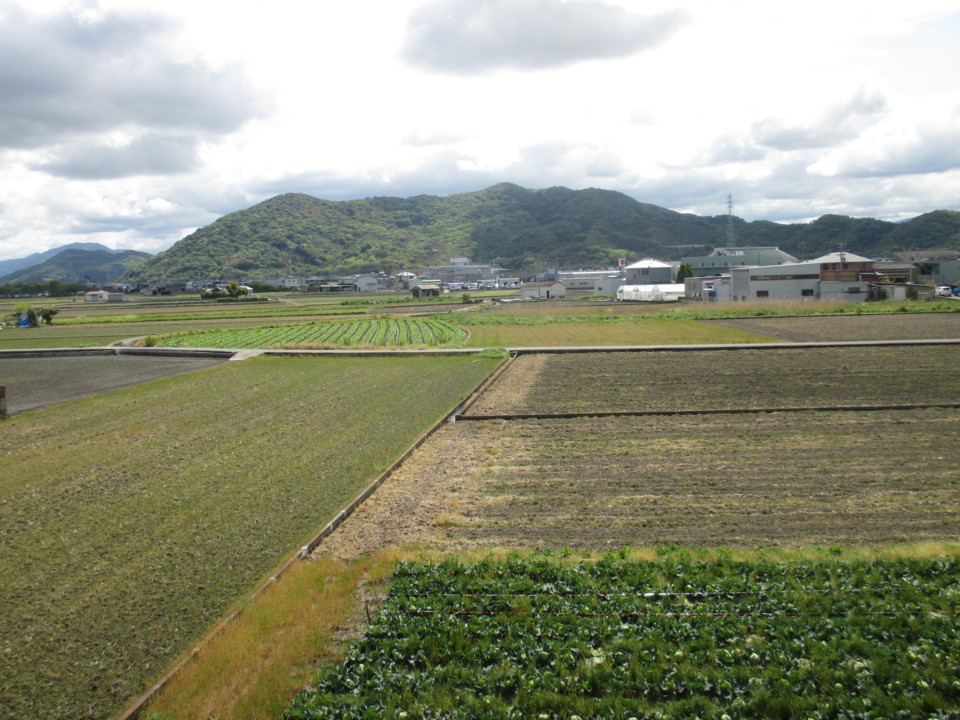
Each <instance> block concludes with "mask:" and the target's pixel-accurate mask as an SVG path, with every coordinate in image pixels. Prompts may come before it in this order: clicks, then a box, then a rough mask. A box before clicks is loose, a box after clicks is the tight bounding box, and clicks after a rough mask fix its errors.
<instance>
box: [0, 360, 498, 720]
mask: <svg viewBox="0 0 960 720" xmlns="http://www.w3.org/2000/svg"><path fill="white" fill-rule="evenodd" d="M495 366H496V362H495V361H491V360H484V359H478V358H476V357H470V358H457V357H439V358H424V357H412V358H386V359H384V358H369V359H358V358H350V359H338V358H325V359H297V358H290V359H271V358H262V359H255V360H250V361H246V362H243V363H230V364H226V365H221V366H218V367H216V368H212V369H210V370H205V371H200V372H196V373H192V374H188V375H183V376H178V377H175V378H170V379H167V380H160V381H157V382H155V383H151V384H149V385H145V386H141V387H137V388H131V389H127V390H122V391H118V392H115V393H109V394H106V395H101V396H98V397H95V398H90V399H86V400H80V401H75V402H71V403H66V404H64V405H61V406H58V407H56V408H51V409H49V410H44V411H37V412H33V413H25V414H23V415H18V416H14V417H12V418H10V419H8V420H6V421H4V423H3V433H2V434H0V454H2V455H3V457H4V472H3V474H2V476H0V545H2V546H3V548H4V560H3V562H2V564H0V606H2V607H3V613H2V615H0V637H3V638H4V646H3V647H8V648H16V652H4V653H0V698H2V702H0V706H2V708H3V712H4V713H5V716H6V717H11V718H13V717H32V718H71V719H74V718H102V717H107V716H109V715H110V714H112V713H114V712H117V711H118V710H119V709H120V707H121V706H122V705H123V704H125V703H127V702H129V701H130V699H131V698H132V697H134V696H135V695H137V694H138V693H140V692H141V691H142V690H143V689H144V688H145V686H146V685H147V684H148V683H150V682H152V681H153V680H155V679H156V678H157V677H158V676H159V675H160V674H161V672H162V670H163V668H164V667H165V666H166V665H167V664H168V663H170V662H171V661H172V660H173V659H174V658H175V657H176V656H177V655H179V654H180V653H182V652H183V651H184V650H186V649H187V648H189V647H191V646H192V643H194V642H196V639H197V638H198V637H199V636H200V635H202V633H203V632H204V631H205V629H206V628H208V627H210V625H211V624H212V623H214V622H215V621H216V620H218V619H219V618H221V617H223V615H224V614H225V613H226V612H227V610H228V609H229V608H230V607H231V606H233V605H235V604H236V603H238V602H242V598H243V597H244V594H245V593H247V592H249V591H250V590H251V589H252V588H253V587H254V586H255V585H256V584H257V583H258V582H259V581H260V580H261V579H263V578H265V577H266V576H267V575H268V574H269V573H270V572H271V571H272V570H273V569H275V568H276V567H277V566H278V565H279V564H280V563H281V561H283V560H284V558H287V557H289V556H290V555H291V554H292V553H293V552H294V551H295V550H296V549H297V548H299V547H300V546H301V545H302V544H303V543H304V542H306V541H307V540H308V539H309V538H310V537H311V536H312V534H313V533H314V532H316V531H317V530H318V529H319V528H320V527H321V526H322V525H323V524H324V523H326V522H327V521H328V520H329V519H330V518H331V517H332V516H333V515H335V514H336V513H337V512H338V511H339V510H340V509H341V508H342V507H343V506H344V505H345V504H346V503H347V502H348V501H349V500H350V499H351V498H352V497H353V496H355V495H356V493H357V492H359V491H360V489H361V488H363V487H364V486H365V485H367V484H368V483H369V482H371V481H372V480H373V479H374V478H375V477H376V476H377V474H378V473H380V472H381V471H382V470H383V469H384V468H386V467H387V466H388V465H389V464H390V463H391V462H392V461H393V460H394V459H395V458H396V457H397V456H398V455H399V454H400V453H401V452H402V451H403V450H404V449H405V448H406V447H407V446H409V444H410V443H411V442H412V441H413V440H414V439H415V438H416V437H417V436H418V435H419V434H420V433H422V432H423V431H424V430H425V429H426V428H427V427H429V425H430V424H431V423H432V422H434V421H436V420H437V419H438V418H440V417H441V416H442V415H443V413H444V412H445V411H447V410H448V409H449V408H451V407H452V406H453V405H454V404H455V403H456V402H457V401H458V400H459V399H461V398H463V397H464V396H465V395H466V393H467V392H468V391H469V390H470V389H471V388H472V387H474V386H475V385H476V384H477V383H478V382H479V381H480V380H481V379H482V378H483V377H485V376H486V374H488V373H489V372H490V371H491V370H492V369H493V367H495Z"/></svg>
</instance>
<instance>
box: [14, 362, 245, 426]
mask: <svg viewBox="0 0 960 720" xmlns="http://www.w3.org/2000/svg"><path fill="white" fill-rule="evenodd" d="M225 359H226V358H225V357H224V358H210V357H146V356H142V355H92V356H67V355H61V356H54V355H51V356H47V357H32V358H11V357H0V385H4V386H6V392H7V412H8V413H9V414H10V415H15V414H17V413H21V412H26V411H28V410H39V409H41V408H46V407H52V406H53V405H59V404H60V403H64V402H67V401H68V400H76V399H78V398H82V397H90V396H92V395H98V394H100V393H103V392H108V391H110V390H119V389H121V388H126V387H131V386H133V385H139V384H141V383H145V382H150V381H152V380H158V379H160V378H165V377H170V376H172V375H180V374H181V373H185V372H192V371H194V370H202V369H204V368H208V367H211V366H213V365H219V364H220V363H221V362H224V360H225Z"/></svg>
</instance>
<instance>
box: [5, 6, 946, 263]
mask: <svg viewBox="0 0 960 720" xmlns="http://www.w3.org/2000/svg"><path fill="white" fill-rule="evenodd" d="M958 69H960V3H958V2H957V0H911V1H910V2H902V1H898V2H892V1H890V0H870V1H869V2H862V1H861V0H829V2H827V1H825V0H807V2H804V3H776V2H770V0H676V2H662V1H661V0H349V2H348V1H346V0H338V1H336V2H333V1H329V0H328V1H320V0H270V2H264V1H263V0H233V2H230V3H223V2H218V1H215V0H163V2H159V1H158V0H100V1H99V2H97V1H96V0H0V259H5V258H15V257H22V256H25V255H29V254H30V253H32V252H36V251H40V250H45V249H48V248H50V247H55V246H59V245H63V244H66V243H69V242H78V241H79V242H100V243H103V244H104V245H107V246H109V247H114V248H131V249H138V250H145V251H148V252H158V251H160V250H163V249H165V248H167V247H169V246H170V245H172V244H173V243H174V242H176V241H177V240H179V239H180V238H181V237H183V236H184V235H187V234H189V233H190V232H192V231H193V230H195V229H196V228H197V227H199V226H202V225H205V224H208V223H210V222H213V221H214V220H216V219H217V218H218V217H220V216H222V215H224V214H226V213H228V212H232V211H234V210H240V209H243V208H246V207H249V206H251V205H253V204H254V203H256V202H259V201H261V200H264V199H267V198H269V197H272V196H274V195H278V194H280V193H284V192H303V193H308V194H310V195H314V196H316V197H320V198H326V199H330V200H342V199H353V198H363V197H371V196H376V195H393V196H399V197H409V196H411V195H417V194H422V193H427V194H435V195H447V194H450V193H458V192H466V191H473V190H480V189H483V188H485V187H488V186H490V185H493V184H495V183H498V182H503V181H509V182H514V183H517V184H519V185H523V186H524V187H529V188H544V187H551V186H556V185H563V186H566V187H569V188H573V189H581V188H587V187H597V188H605V189H610V190H618V191H621V192H623V193H626V194H627V195H629V196H631V197H633V198H635V199H637V200H640V201H643V202H649V203H654V204H656V205H661V206H664V207H668V208H671V209H673V210H678V211H682V212H693V213H697V214H700V215H721V214H724V213H726V211H727V196H728V194H729V195H732V197H733V202H734V213H735V214H736V215H738V216H740V217H743V218H745V219H747V220H758V219H767V220H775V221H807V220H810V219H813V218H816V217H819V216H820V215H823V214H826V213H840V214H846V215H852V216H856V217H877V218H883V219H887V220H901V219H906V218H909V217H913V216H915V215H918V214H921V213H924V212H928V211H930V210H936V209H941V208H947V209H953V210H960V70H958Z"/></svg>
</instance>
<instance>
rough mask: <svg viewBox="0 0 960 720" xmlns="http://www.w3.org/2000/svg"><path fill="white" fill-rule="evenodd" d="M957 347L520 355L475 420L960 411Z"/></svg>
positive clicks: (483, 402)
mask: <svg viewBox="0 0 960 720" xmlns="http://www.w3.org/2000/svg"><path fill="white" fill-rule="evenodd" d="M957 352H958V349H957V346H954V345H919V346H864V347H824V348H796V349H782V350H781V349H757V350H754V349H745V350H703V351H697V352H690V351H680V350H677V351H672V350H670V351H662V352H611V353H574V354H561V355H546V356H545V355H521V356H519V357H517V358H516V359H515V360H514V361H513V363H512V364H511V365H510V367H509V368H508V369H507V370H506V371H505V372H504V373H503V374H502V375H501V376H500V377H499V378H498V379H497V381H496V382H495V383H494V385H493V386H492V387H491V388H490V390H489V392H488V393H485V394H484V396H483V397H481V398H480V399H479V400H478V402H476V403H475V404H474V405H473V406H472V407H471V408H470V409H469V411H468V413H467V414H468V415H480V416H484V415H504V414H506V415H511V414H535V413H543V414H551V413H552V414H558V413H583V412H636V411H684V410H743V409H758V408H760V409H764V408H773V409H781V408H794V407H803V408H814V407H820V408H836V407H847V406H856V407H877V406H884V405H910V404H912V405H916V404H940V403H956V402H960V371H958V370H957V367H958V363H957Z"/></svg>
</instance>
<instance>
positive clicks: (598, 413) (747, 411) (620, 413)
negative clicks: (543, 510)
mask: <svg viewBox="0 0 960 720" xmlns="http://www.w3.org/2000/svg"><path fill="white" fill-rule="evenodd" d="M956 409H960V403H912V404H906V405H816V406H810V407H766V408H704V409H701V410H593V411H590V410H584V411H580V412H563V413H514V414H512V415H508V414H502V415H458V416H457V418H456V419H457V420H458V421H468V420H477V421H482V420H553V419H560V420H563V419H570V418H582V417H644V416H657V415H666V416H669V415H760V414H763V413H776V412H782V413H798V412H877V411H881V410H956Z"/></svg>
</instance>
